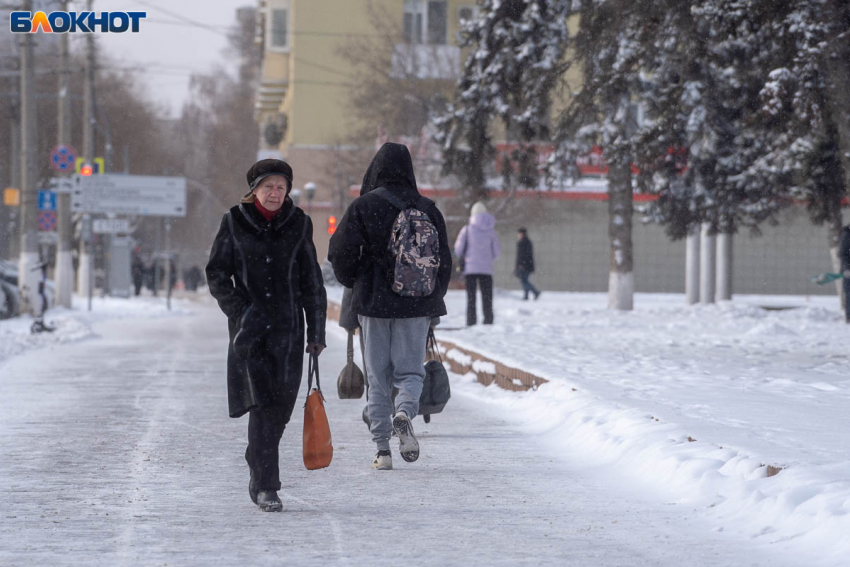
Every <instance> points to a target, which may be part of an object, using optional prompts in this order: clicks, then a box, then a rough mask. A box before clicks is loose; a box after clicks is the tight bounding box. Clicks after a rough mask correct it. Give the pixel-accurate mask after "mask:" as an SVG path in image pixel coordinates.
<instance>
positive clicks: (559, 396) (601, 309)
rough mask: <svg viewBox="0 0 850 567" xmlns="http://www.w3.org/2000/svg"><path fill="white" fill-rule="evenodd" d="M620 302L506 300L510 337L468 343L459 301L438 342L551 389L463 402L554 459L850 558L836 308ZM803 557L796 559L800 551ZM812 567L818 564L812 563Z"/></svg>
mask: <svg viewBox="0 0 850 567" xmlns="http://www.w3.org/2000/svg"><path fill="white" fill-rule="evenodd" d="M606 301H607V296H606V295H605V294H581V293H576V294H569V293H546V294H544V296H543V297H542V298H541V300H540V301H539V302H533V301H529V302H523V301H520V300H519V294H518V293H515V292H514V293H512V292H500V293H498V294H497V297H496V324H495V325H493V326H490V327H485V326H476V327H472V328H465V327H464V324H463V321H464V320H465V313H464V310H465V296H464V295H463V294H462V293H456V292H452V293H451V294H450V296H449V298H448V304H449V315H448V316H447V317H445V318H444V319H443V321H444V323H443V326H444V329H458V330H443V331H442V332H441V331H440V330H439V329H438V331H437V336H438V338H442V339H445V340H447V341H451V342H453V343H455V344H457V345H458V346H459V347H461V348H465V349H468V350H471V351H475V352H478V353H480V354H482V355H485V356H487V357H489V358H491V359H493V360H498V361H501V362H502V363H505V364H507V365H510V366H515V367H519V368H522V369H523V370H526V371H528V372H531V373H533V374H536V375H537V376H540V377H542V378H545V379H547V380H549V381H550V382H549V383H547V384H544V385H542V386H541V387H540V388H539V390H538V391H536V392H534V391H529V392H524V393H512V392H506V391H502V390H499V389H498V388H493V387H490V388H484V387H482V386H481V385H479V384H478V383H477V382H475V381H474V376H473V375H472V374H470V375H468V376H467V377H464V378H462V379H460V380H459V381H457V382H458V383H457V384H453V386H452V388H453V391H454V392H460V393H463V394H465V395H469V396H474V397H475V398H477V399H480V400H482V401H486V402H488V403H489V404H492V405H493V406H494V407H495V408H497V409H498V410H499V414H500V415H501V416H503V417H507V418H514V419H516V420H517V421H518V422H519V423H522V424H524V425H523V427H524V428H525V429H526V430H527V431H528V432H529V433H532V434H535V435H538V436H540V437H541V438H542V439H543V440H544V441H545V442H547V443H549V444H550V446H551V447H552V449H553V452H554V453H557V454H559V455H562V456H564V457H566V458H570V459H579V460H581V461H582V462H586V463H588V464H589V465H596V466H612V467H616V468H617V469H618V470H621V471H624V472H626V473H627V474H628V478H629V479H630V480H632V481H633V482H634V483H635V484H636V485H638V486H641V487H642V489H650V490H654V491H657V492H659V493H661V495H663V497H664V498H671V497H672V498H675V500H676V501H677V502H679V503H682V504H687V505H689V506H694V507H701V508H703V509H704V510H705V513H706V515H708V516H709V517H711V518H712V520H713V521H714V522H716V526H717V527H716V529H717V530H719V531H721V530H731V531H735V532H738V533H740V534H743V535H745V536H747V537H753V538H760V539H764V540H765V541H768V542H771V543H774V542H775V543H778V544H780V545H789V546H791V548H792V549H794V550H796V551H797V552H801V553H802V554H803V555H804V556H805V555H808V557H809V558H814V557H818V558H820V559H821V560H822V561H823V562H825V563H824V564H841V563H842V562H847V560H848V558H850V538H848V537H847V534H850V444H848V443H847V441H846V439H845V434H846V433H847V422H846V418H845V417H844V416H845V415H846V408H847V407H850V377H848V374H847V363H848V362H850V355H848V354H847V349H846V343H847V328H846V327H845V325H844V324H843V318H842V316H841V313H840V312H839V309H838V302H837V299H836V298H830V297H823V298H821V297H819V298H811V299H809V298H803V297H796V298H795V297H789V298H772V297H759V296H751V297H741V298H739V299H736V301H733V302H723V303H720V304H717V305H708V306H704V305H698V306H694V307H687V306H685V305H684V299H683V297H682V296H679V295H641V294H638V295H637V296H636V301H635V306H636V309H635V311H632V312H612V311H609V310H607V309H606V308H605V307H606ZM787 542H791V543H787ZM809 562H811V561H809Z"/></svg>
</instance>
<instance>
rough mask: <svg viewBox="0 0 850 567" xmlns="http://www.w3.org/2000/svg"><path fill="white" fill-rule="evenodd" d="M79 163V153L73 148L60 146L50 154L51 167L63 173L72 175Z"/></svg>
mask: <svg viewBox="0 0 850 567" xmlns="http://www.w3.org/2000/svg"><path fill="white" fill-rule="evenodd" d="M76 163H77V151H76V150H75V149H74V148H72V147H71V146H67V145H65V144H60V145H58V146H56V147H55V148H53V151H51V152H50V167H52V168H53V169H55V170H56V171H59V172H61V173H71V172H72V171H74V168H75V166H76Z"/></svg>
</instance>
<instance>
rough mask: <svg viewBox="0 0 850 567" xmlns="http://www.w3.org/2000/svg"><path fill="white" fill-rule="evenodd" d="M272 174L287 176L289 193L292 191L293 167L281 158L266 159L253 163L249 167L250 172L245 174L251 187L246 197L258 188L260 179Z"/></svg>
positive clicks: (287, 190) (287, 191)
mask: <svg viewBox="0 0 850 567" xmlns="http://www.w3.org/2000/svg"><path fill="white" fill-rule="evenodd" d="M270 175H282V176H283V177H285V178H286V184H287V188H286V193H287V195H288V194H289V192H290V191H292V167H291V166H290V165H289V164H288V163H286V162H285V161H283V160H280V159H264V160H260V161H258V162H257V163H255V164H254V165H252V166H251V169H249V170H248V173H247V174H246V175H245V177H246V179H247V180H248V187H249V189H248V193H246V194H245V197H246V198H247V197H250V196H251V193H252V192H253V191H254V189H256V188H257V185H259V184H260V181H262V180H263V179H265V178H266V177H268V176H270Z"/></svg>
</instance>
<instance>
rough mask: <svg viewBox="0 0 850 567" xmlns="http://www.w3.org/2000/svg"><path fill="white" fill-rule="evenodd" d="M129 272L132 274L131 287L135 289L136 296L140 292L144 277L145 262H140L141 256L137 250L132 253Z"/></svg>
mask: <svg viewBox="0 0 850 567" xmlns="http://www.w3.org/2000/svg"><path fill="white" fill-rule="evenodd" d="M130 270H131V274H132V276H133V287H134V288H135V290H136V296H138V295H140V294H141V293H142V283H143V281H144V278H145V264H144V262H142V257H141V256H139V254H138V252H137V253H136V254H134V255H133V263H132V265H131V268H130Z"/></svg>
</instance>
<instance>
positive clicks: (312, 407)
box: [304, 354, 334, 471]
mask: <svg viewBox="0 0 850 567" xmlns="http://www.w3.org/2000/svg"><path fill="white" fill-rule="evenodd" d="M307 369H308V370H307V373H308V378H307V391H308V394H307V402H306V403H305V404H304V466H305V467H307V470H311V471H314V470H316V469H323V468H325V467H327V466H329V465H330V464H331V460H333V457H334V446H333V440H332V439H331V426H330V424H328V416H327V414H326V413H325V396H323V395H322V386H321V384H320V383H319V357H318V356H316V355H315V354H311V355H310V362H309V364H308V365H307ZM313 374H315V375H316V387H315V388H313Z"/></svg>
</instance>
